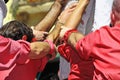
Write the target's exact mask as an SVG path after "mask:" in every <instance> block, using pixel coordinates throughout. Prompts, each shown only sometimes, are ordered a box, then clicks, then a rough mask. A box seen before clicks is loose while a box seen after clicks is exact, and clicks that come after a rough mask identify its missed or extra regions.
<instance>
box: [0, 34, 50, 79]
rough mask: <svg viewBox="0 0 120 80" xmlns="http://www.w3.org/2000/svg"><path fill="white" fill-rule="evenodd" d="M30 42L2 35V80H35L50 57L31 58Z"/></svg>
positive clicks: (0, 66) (0, 48) (0, 52)
mask: <svg viewBox="0 0 120 80" xmlns="http://www.w3.org/2000/svg"><path fill="white" fill-rule="evenodd" d="M29 52H30V44H29V43H28V42H26V41H23V40H18V41H14V40H11V39H8V38H4V37H2V36H0V80H34V79H35V77H36V74H37V72H39V71H41V70H43V69H44V67H45V65H46V63H47V61H48V58H47V57H43V58H42V59H40V60H30V59H29V58H28V54H29Z"/></svg>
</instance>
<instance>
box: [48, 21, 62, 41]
mask: <svg viewBox="0 0 120 80" xmlns="http://www.w3.org/2000/svg"><path fill="white" fill-rule="evenodd" d="M62 25H63V24H61V23H60V22H59V21H57V23H56V25H55V27H54V29H53V30H52V31H51V32H50V34H49V35H48V36H47V38H46V39H48V40H51V41H52V42H53V43H56V41H57V40H58V36H59V33H60V30H61V26H62Z"/></svg>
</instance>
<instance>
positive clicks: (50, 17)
mask: <svg viewBox="0 0 120 80" xmlns="http://www.w3.org/2000/svg"><path fill="white" fill-rule="evenodd" d="M67 1H68V0H55V2H54V3H53V5H52V7H51V9H50V10H49V12H48V13H47V15H46V16H45V17H44V18H43V19H42V20H41V21H40V22H39V23H38V24H37V25H36V26H33V27H32V30H33V33H34V35H35V37H36V39H37V40H40V41H43V40H44V39H45V38H46V36H47V35H48V32H49V31H50V29H51V28H52V26H53V25H54V23H55V21H56V19H57V17H58V15H59V14H60V12H61V10H62V7H64V5H65V4H66V2H67Z"/></svg>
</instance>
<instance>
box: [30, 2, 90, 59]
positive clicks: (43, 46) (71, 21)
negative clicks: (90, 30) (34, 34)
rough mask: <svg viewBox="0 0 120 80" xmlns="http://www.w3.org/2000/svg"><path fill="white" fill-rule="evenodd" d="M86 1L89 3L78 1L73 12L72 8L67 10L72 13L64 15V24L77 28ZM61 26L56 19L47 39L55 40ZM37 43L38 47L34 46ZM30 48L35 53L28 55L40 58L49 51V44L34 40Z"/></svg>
mask: <svg viewBox="0 0 120 80" xmlns="http://www.w3.org/2000/svg"><path fill="white" fill-rule="evenodd" d="M88 3H89V0H80V1H79V3H78V6H77V7H76V8H75V10H74V11H73V12H72V10H73V9H72V8H71V9H70V11H69V10H68V12H72V13H71V14H70V17H69V18H66V16H65V18H66V19H67V20H66V22H65V26H68V25H70V26H72V28H74V27H75V28H77V25H78V23H79V22H80V21H81V17H82V14H83V12H84V10H85V8H86V6H87V4H88ZM73 8H74V7H73ZM78 16H79V17H78ZM62 19H63V20H64V18H63V17H62V18H60V19H59V20H61V21H62ZM73 25H74V26H73ZM61 26H62V24H60V23H59V21H58V22H57V23H56V27H55V28H54V29H53V31H52V32H51V33H50V34H49V35H48V37H47V39H48V40H51V41H53V42H55V41H56V39H57V37H58V35H59V32H60V30H61ZM68 28H71V27H68ZM39 43H40V44H39ZM35 44H36V45H35ZM37 45H38V46H39V47H36V46H37ZM31 48H32V49H31V53H32V52H33V53H34V52H36V54H34V55H30V57H32V58H34V59H37V58H40V57H41V56H44V55H46V54H47V53H48V52H49V51H50V46H49V44H48V43H47V42H35V43H32V44H31Z"/></svg>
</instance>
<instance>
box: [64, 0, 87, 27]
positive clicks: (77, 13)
mask: <svg viewBox="0 0 120 80" xmlns="http://www.w3.org/2000/svg"><path fill="white" fill-rule="evenodd" d="M88 3H89V0H80V1H79V3H78V6H77V7H76V8H75V10H74V12H73V13H72V14H71V16H70V17H69V18H68V19H67V21H66V23H65V26H66V27H68V28H72V29H76V28H77V26H78V25H79V23H80V21H81V19H82V15H83V13H84V11H85V8H86V6H87V4H88Z"/></svg>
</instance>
